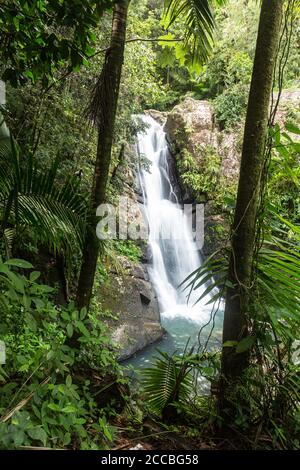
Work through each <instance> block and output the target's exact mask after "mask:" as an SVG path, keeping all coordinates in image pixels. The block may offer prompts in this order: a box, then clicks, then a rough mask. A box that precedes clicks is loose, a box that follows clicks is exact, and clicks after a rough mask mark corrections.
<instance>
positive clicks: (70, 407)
mask: <svg viewBox="0 0 300 470" xmlns="http://www.w3.org/2000/svg"><path fill="white" fill-rule="evenodd" d="M62 411H63V412H64V413H75V412H76V411H77V410H76V408H75V406H73V405H67V406H65V407H64V408H63V409H62Z"/></svg>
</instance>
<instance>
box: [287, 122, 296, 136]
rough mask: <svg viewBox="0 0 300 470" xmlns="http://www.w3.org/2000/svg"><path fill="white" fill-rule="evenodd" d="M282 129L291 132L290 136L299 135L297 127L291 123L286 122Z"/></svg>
mask: <svg viewBox="0 0 300 470" xmlns="http://www.w3.org/2000/svg"><path fill="white" fill-rule="evenodd" d="M284 127H285V128H286V130H287V131H289V132H291V133H292V134H297V135H300V129H299V127H298V126H296V125H295V124H293V123H292V122H286V123H285V126H284Z"/></svg>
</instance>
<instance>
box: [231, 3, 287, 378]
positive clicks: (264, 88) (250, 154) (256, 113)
mask: <svg viewBox="0 0 300 470" xmlns="http://www.w3.org/2000/svg"><path fill="white" fill-rule="evenodd" d="M283 4H284V0H263V1H262V7H261V14H260V22H259V29H258V37H257V44H256V53H255V59H254V67H253V74H252V82H251V88H250V94H249V102H248V109H247V117H246V123H245V131H244V143H243V151H242V159H241V168H240V178H239V186H238V194H237V202H236V209H235V217H234V222H233V236H232V255H231V260H230V267H229V279H230V281H231V283H232V284H233V285H234V287H232V288H230V289H228V292H227V296H226V307H225V316H224V327H223V342H226V341H240V340H241V339H242V338H244V337H246V336H247V335H248V315H249V293H250V291H251V283H252V274H253V273H252V271H253V269H252V267H253V256H254V250H255V240H256V230H257V225H256V218H257V214H258V208H259V199H260V190H261V176H262V170H263V165H264V153H265V147H266V139H267V133H268V118H269V108H270V97H271V92H272V83H273V74H274V65H275V61H276V54H277V52H278V44H279V38H280V31H281V21H282V12H283ZM248 361H249V354H248V353H247V352H245V353H240V354H237V353H236V352H235V348H233V347H223V351H222V376H223V378H225V380H224V381H223V383H222V386H223V387H224V383H225V382H228V381H230V382H233V381H234V380H235V379H237V378H238V377H239V376H240V374H241V373H242V371H243V370H244V369H245V368H246V367H247V365H248Z"/></svg>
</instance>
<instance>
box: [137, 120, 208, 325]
mask: <svg viewBox="0 0 300 470" xmlns="http://www.w3.org/2000/svg"><path fill="white" fill-rule="evenodd" d="M142 121H143V122H144V123H145V125H146V129H145V130H144V131H143V132H140V133H139V135H138V139H137V146H138V152H139V154H140V155H141V156H145V157H146V158H147V159H148V160H149V161H150V168H149V169H143V168H142V169H141V170H140V174H139V175H140V182H141V187H142V191H143V197H144V206H145V214H146V218H147V221H148V225H149V246H150V249H151V253H152V263H151V266H150V267H149V274H150V278H151V281H152V283H153V285H154V288H155V290H156V293H157V297H158V301H159V305H160V310H161V315H162V318H165V319H171V318H174V317H183V318H185V319H187V320H190V321H193V322H196V323H200V324H201V323H204V322H205V321H206V320H207V317H208V314H209V312H210V308H209V307H207V306H206V305H205V304H206V303H207V301H208V299H207V298H206V299H204V300H203V301H201V302H199V303H197V304H196V305H194V304H195V302H196V300H197V298H199V297H200V296H201V293H202V292H203V288H202V289H201V288H199V289H198V290H197V291H196V292H194V293H193V295H191V297H190V299H189V302H188V301H187V294H188V292H187V291H186V290H184V289H183V288H182V287H180V284H181V283H182V281H184V279H186V278H187V276H189V275H190V274H191V273H192V272H193V271H195V270H196V269H197V268H198V267H199V266H200V265H201V257H200V255H199V251H198V247H197V245H196V243H195V242H194V240H193V233H192V227H190V224H189V221H188V218H187V216H186V214H185V213H184V211H183V210H182V207H181V205H180V204H179V202H178V200H177V197H176V194H175V191H174V188H173V186H172V183H171V181H170V172H169V164H168V161H169V158H168V157H169V149H168V143H167V139H166V134H165V132H164V131H163V128H162V126H161V125H160V124H158V123H157V122H156V121H155V120H154V119H153V118H152V117H150V116H142Z"/></svg>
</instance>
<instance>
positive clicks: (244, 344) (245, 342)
mask: <svg viewBox="0 0 300 470" xmlns="http://www.w3.org/2000/svg"><path fill="white" fill-rule="evenodd" d="M255 340H256V337H255V336H246V338H243V339H242V340H241V341H239V343H238V345H237V347H236V352H237V353H238V354H240V353H243V352H245V351H248V349H250V348H251V347H252V346H253V344H254V343H255Z"/></svg>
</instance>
